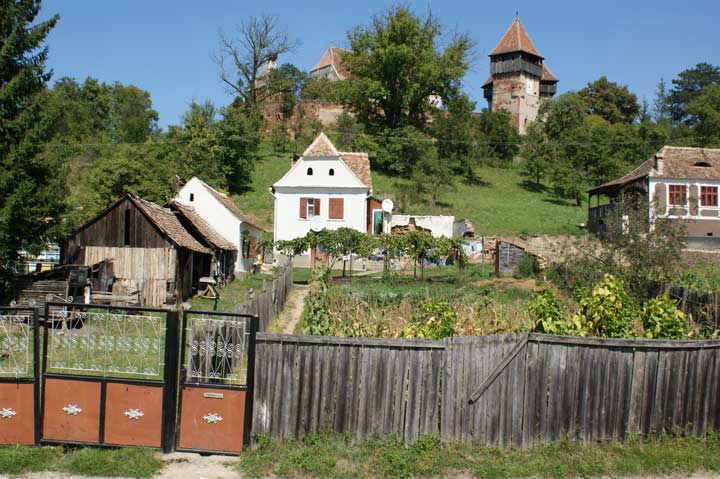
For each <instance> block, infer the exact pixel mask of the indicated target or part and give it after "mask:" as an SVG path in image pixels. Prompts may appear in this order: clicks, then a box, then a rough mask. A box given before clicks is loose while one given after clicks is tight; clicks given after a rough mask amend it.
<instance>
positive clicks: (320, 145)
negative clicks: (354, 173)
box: [302, 132, 340, 156]
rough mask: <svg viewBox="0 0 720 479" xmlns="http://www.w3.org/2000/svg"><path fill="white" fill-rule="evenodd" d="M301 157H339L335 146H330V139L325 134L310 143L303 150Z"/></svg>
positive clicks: (321, 133)
mask: <svg viewBox="0 0 720 479" xmlns="http://www.w3.org/2000/svg"><path fill="white" fill-rule="evenodd" d="M302 156H340V155H339V154H338V151H337V150H336V149H335V145H333V144H332V141H330V138H328V137H327V136H326V135H325V133H323V132H320V134H319V135H318V136H317V137H316V138H315V139H314V140H313V142H312V143H310V146H308V147H307V148H306V149H305V152H304V153H303V154H302Z"/></svg>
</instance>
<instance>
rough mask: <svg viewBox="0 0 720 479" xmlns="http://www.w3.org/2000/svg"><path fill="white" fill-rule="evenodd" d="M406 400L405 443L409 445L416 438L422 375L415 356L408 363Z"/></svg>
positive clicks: (421, 368) (419, 363)
mask: <svg viewBox="0 0 720 479" xmlns="http://www.w3.org/2000/svg"><path fill="white" fill-rule="evenodd" d="M408 369H409V375H408V378H409V380H408V398H407V406H406V408H405V434H404V438H405V441H406V442H408V443H411V442H413V441H415V440H416V439H417V437H418V427H419V422H420V410H419V409H420V382H421V375H422V370H423V367H422V362H421V358H419V357H418V356H417V355H416V354H413V355H412V356H411V358H410V361H409V368H408Z"/></svg>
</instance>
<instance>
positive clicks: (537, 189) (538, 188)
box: [518, 180, 548, 193]
mask: <svg viewBox="0 0 720 479" xmlns="http://www.w3.org/2000/svg"><path fill="white" fill-rule="evenodd" d="M518 186H520V187H521V188H523V189H525V190H527V191H530V192H532V193H545V192H546V191H547V189H548V188H547V186H545V185H543V184H541V183H535V182H534V181H530V180H523V181H521V182H520V183H518Z"/></svg>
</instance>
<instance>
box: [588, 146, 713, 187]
mask: <svg viewBox="0 0 720 479" xmlns="http://www.w3.org/2000/svg"><path fill="white" fill-rule="evenodd" d="M658 158H661V159H662V161H661V166H660V169H659V170H657V169H655V164H656V159H658ZM645 177H651V178H663V179H673V180H711V181H717V180H720V149H711V148H690V147H681V146H664V147H662V148H661V149H660V151H658V152H657V153H655V154H654V155H653V156H652V158H650V159H648V160H645V161H644V162H642V163H641V164H640V166H638V167H637V168H635V169H634V170H632V171H631V172H630V173H628V174H627V175H625V176H623V177H622V178H618V179H616V180H613V181H609V182H607V183H604V184H602V185H600V186H597V187H595V188H593V189H591V190H590V193H606V192H612V191H614V190H618V189H620V188H621V187H622V186H624V185H627V184H629V183H632V182H634V181H637V180H640V179H642V178H645Z"/></svg>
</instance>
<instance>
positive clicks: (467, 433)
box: [459, 338, 477, 441]
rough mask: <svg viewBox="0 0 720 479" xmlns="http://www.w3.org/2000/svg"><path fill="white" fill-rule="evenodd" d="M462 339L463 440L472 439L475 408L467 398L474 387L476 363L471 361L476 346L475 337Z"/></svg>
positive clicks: (461, 416) (461, 426)
mask: <svg viewBox="0 0 720 479" xmlns="http://www.w3.org/2000/svg"><path fill="white" fill-rule="evenodd" d="M462 339H463V341H464V344H463V347H462V362H463V376H462V383H461V389H462V398H463V401H462V402H461V403H460V411H461V415H460V425H459V426H460V430H461V431H462V432H461V436H460V437H461V438H462V440H464V441H469V440H472V428H473V417H474V414H475V408H474V406H473V405H471V404H470V401H469V398H470V394H471V391H472V389H473V387H474V383H473V378H474V377H475V376H477V364H475V362H474V361H473V349H474V348H475V347H476V346H475V345H476V342H475V341H474V339H475V338H462Z"/></svg>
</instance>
